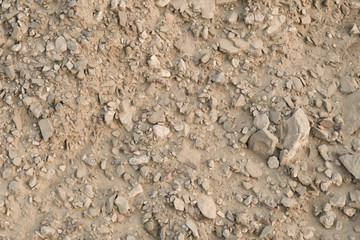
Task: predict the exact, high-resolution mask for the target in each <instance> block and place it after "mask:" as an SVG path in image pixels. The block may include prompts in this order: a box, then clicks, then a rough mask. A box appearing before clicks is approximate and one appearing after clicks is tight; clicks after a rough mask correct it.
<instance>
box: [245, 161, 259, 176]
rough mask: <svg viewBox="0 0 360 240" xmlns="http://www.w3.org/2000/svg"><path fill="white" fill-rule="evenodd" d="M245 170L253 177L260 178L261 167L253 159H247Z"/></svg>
mask: <svg viewBox="0 0 360 240" xmlns="http://www.w3.org/2000/svg"><path fill="white" fill-rule="evenodd" d="M245 169H246V171H247V172H248V173H249V175H250V176H251V177H253V178H260V177H261V176H262V174H263V172H262V170H261V168H260V167H259V166H258V165H257V164H256V163H254V162H253V161H249V162H248V163H247V164H246V166H245Z"/></svg>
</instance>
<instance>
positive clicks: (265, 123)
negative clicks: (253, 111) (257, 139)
mask: <svg viewBox="0 0 360 240" xmlns="http://www.w3.org/2000/svg"><path fill="white" fill-rule="evenodd" d="M269 124H270V121H269V118H268V116H267V115H266V114H265V113H263V114H259V115H257V116H256V117H255V119H254V125H255V127H256V128H258V129H267V128H268V127H269Z"/></svg>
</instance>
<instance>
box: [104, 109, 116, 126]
mask: <svg viewBox="0 0 360 240" xmlns="http://www.w3.org/2000/svg"><path fill="white" fill-rule="evenodd" d="M114 116H115V112H114V111H112V110H111V111H107V112H106V113H105V115H104V121H105V123H106V124H110V123H111V122H112V120H113V119H114Z"/></svg>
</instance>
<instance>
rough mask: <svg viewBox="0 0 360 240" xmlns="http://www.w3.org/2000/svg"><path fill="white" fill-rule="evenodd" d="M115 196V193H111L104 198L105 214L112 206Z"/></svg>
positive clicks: (109, 211) (110, 210)
mask: <svg viewBox="0 0 360 240" xmlns="http://www.w3.org/2000/svg"><path fill="white" fill-rule="evenodd" d="M115 197H116V194H113V195H111V196H110V197H109V198H108V199H107V200H106V203H105V207H106V213H107V214H109V213H111V212H112V210H113V208H114V201H115Z"/></svg>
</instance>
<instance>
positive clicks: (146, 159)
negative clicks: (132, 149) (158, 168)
mask: <svg viewBox="0 0 360 240" xmlns="http://www.w3.org/2000/svg"><path fill="white" fill-rule="evenodd" d="M148 162H149V157H148V156H146V155H141V156H139V157H133V158H130V159H129V163H130V164H131V165H140V164H145V163H148Z"/></svg>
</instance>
